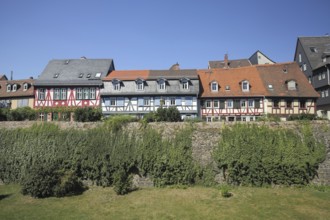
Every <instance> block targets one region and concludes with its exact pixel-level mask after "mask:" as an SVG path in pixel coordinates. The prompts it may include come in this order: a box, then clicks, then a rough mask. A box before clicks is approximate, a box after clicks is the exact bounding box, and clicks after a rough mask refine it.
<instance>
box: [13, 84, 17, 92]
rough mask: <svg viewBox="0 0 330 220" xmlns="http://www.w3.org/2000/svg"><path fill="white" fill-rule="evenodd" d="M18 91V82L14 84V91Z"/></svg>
mask: <svg viewBox="0 0 330 220" xmlns="http://www.w3.org/2000/svg"><path fill="white" fill-rule="evenodd" d="M16 91H17V84H14V85H13V92H16Z"/></svg>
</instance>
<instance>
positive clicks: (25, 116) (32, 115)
mask: <svg viewBox="0 0 330 220" xmlns="http://www.w3.org/2000/svg"><path fill="white" fill-rule="evenodd" d="M36 118H37V114H36V111H35V110H33V109H32V108H30V107H22V108H17V109H13V110H10V111H9V112H8V115H7V120H8V121H24V120H30V121H32V120H36Z"/></svg>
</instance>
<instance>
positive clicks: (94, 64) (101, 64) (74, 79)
mask: <svg viewBox="0 0 330 220" xmlns="http://www.w3.org/2000/svg"><path fill="white" fill-rule="evenodd" d="M113 69H114V65H113V60H112V59H66V60H51V61H49V63H48V65H47V66H46V68H45V69H44V71H43V72H42V74H41V75H40V76H39V77H38V79H37V80H36V82H35V85H36V86H70V85H72V86H84V85H86V86H91V85H95V86H97V85H102V79H103V78H104V77H106V76H107V75H108V73H109V72H110V71H112V70H113ZM97 74H98V75H97Z"/></svg>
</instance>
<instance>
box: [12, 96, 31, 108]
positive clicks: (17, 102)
mask: <svg viewBox="0 0 330 220" xmlns="http://www.w3.org/2000/svg"><path fill="white" fill-rule="evenodd" d="M33 104H34V98H28V97H26V98H25V97H22V98H15V99H11V109H17V108H21V107H30V108H33Z"/></svg>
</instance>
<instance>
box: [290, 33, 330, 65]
mask: <svg viewBox="0 0 330 220" xmlns="http://www.w3.org/2000/svg"><path fill="white" fill-rule="evenodd" d="M299 42H300V43H301V46H302V47H303V49H304V52H305V54H306V56H307V59H308V60H309V63H310V65H311V67H312V69H317V68H318V67H320V66H322V65H325V64H328V63H330V58H328V59H327V62H326V63H324V62H323V61H322V59H323V56H324V55H328V56H330V36H322V37H298V41H297V44H298V43H299ZM312 48H316V52H315V51H314V52H313V51H312ZM296 50H297V48H296ZM296 52H297V51H296Z"/></svg>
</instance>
